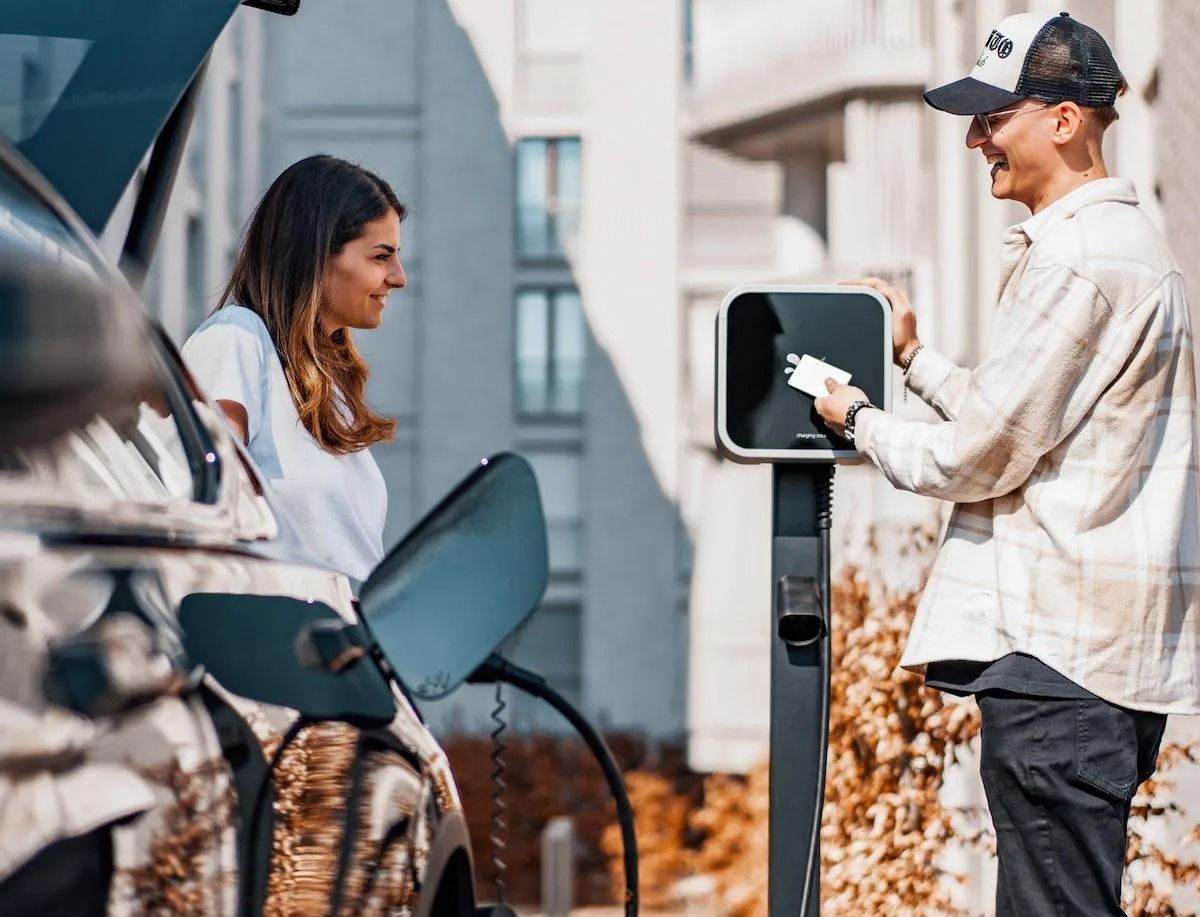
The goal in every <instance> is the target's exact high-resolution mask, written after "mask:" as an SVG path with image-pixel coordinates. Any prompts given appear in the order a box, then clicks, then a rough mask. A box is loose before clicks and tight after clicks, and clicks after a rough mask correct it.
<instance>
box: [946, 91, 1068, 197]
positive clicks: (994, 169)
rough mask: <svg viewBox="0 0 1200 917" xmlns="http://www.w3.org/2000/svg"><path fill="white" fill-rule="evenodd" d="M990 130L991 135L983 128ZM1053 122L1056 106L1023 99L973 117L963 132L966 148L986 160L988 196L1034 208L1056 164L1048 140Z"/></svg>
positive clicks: (1051, 141) (1055, 151)
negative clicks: (988, 177)
mask: <svg viewBox="0 0 1200 917" xmlns="http://www.w3.org/2000/svg"><path fill="white" fill-rule="evenodd" d="M984 119H987V121H988V123H989V124H990V127H991V136H988V133H987V130H986V129H985V128H984V123H983V122H984ZM1056 121H1057V106H1054V105H1046V103H1044V102H1037V101H1034V100H1028V99H1027V100H1026V101H1024V102H1022V103H1021V104H1020V105H1017V106H1009V107H1008V108H1005V109H1003V110H1002V112H996V113H991V114H987V115H977V116H975V117H973V118H972V119H971V126H970V128H969V129H968V130H967V147H968V148H970V149H973V150H979V152H980V153H982V154H983V156H984V158H985V159H986V160H987V163H988V166H989V169H990V174H991V183H992V197H994V198H997V199H999V200H1012V201H1018V202H1020V203H1022V204H1025V205H1026V206H1027V207H1028V208H1029V209H1030V210H1031V211H1032V210H1034V209H1035V208H1036V204H1037V201H1038V199H1039V197H1040V194H1041V189H1042V188H1043V187H1044V186H1045V184H1046V181H1047V179H1048V178H1049V176H1050V175H1051V173H1052V172H1053V171H1054V169H1055V167H1056V166H1057V164H1058V162H1059V153H1058V149H1057V147H1056V145H1055V143H1054V142H1053V140H1052V139H1051V137H1052V134H1053V131H1054V126H1055V123H1056Z"/></svg>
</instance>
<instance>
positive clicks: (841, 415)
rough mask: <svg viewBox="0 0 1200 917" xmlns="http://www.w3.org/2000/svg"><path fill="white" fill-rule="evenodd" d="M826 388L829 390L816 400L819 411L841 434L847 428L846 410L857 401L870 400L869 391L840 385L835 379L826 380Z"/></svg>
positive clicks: (835, 431)
mask: <svg viewBox="0 0 1200 917" xmlns="http://www.w3.org/2000/svg"><path fill="white" fill-rule="evenodd" d="M825 389H826V390H827V391H828V392H829V394H828V395H825V396H824V397H822V398H818V399H817V401H816V407H817V413H818V414H820V415H821V419H822V420H823V421H825V423H826V424H828V425H829V427H830V428H831V429H832V430H833V432H834V433H836V434H837V435H838V436H841V435H842V434H843V433H844V432H845V429H846V412H847V411H848V410H850V405H852V404H854V402H856V401H870V400H871V399H870V398H868V397H867V393H866V392H864V391H863V390H862V389H861V388H855V387H854V386H853V385H839V384H838V383H837V382H835V381H834V380H833V379H826V380H825Z"/></svg>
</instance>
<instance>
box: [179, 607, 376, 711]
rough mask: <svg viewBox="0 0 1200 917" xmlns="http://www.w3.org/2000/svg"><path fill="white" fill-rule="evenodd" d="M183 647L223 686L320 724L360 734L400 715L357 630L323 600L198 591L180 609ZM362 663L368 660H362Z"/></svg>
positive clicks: (191, 658)
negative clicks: (340, 726)
mask: <svg viewBox="0 0 1200 917" xmlns="http://www.w3.org/2000/svg"><path fill="white" fill-rule="evenodd" d="M179 623H180V626H181V627H182V628H183V632H184V634H185V637H184V648H185V649H186V650H187V654H188V658H189V660H190V661H191V662H192V664H193V665H202V666H204V667H205V668H206V669H207V670H208V671H209V672H211V673H212V675H213V677H214V678H216V679H217V681H219V682H220V683H221V686H222V687H224V688H226V689H228V690H229V691H232V692H233V693H234V694H239V695H241V696H242V697H246V698H249V699H250V700H256V701H261V702H262V703H265V704H276V705H278V706H281V707H291V708H293V709H294V710H296V711H297V712H299V713H300V714H301V715H302V716H305V717H307V718H309V719H314V720H339V721H341V722H345V723H351V724H353V725H355V726H359V727H362V728H370V727H375V726H383V725H386V724H387V723H390V722H391V721H392V719H393V718H394V717H395V715H396V705H395V701H394V699H393V697H392V690H391V688H390V686H389V685H388V683H387V680H386V679H385V678H384V676H383V673H382V672H381V671H380V670H379V666H377V665H376V664H375V663H374V661H372V660H369V659H362V657H363V656H366V655H368V652H369V649H368V647H367V646H366V645H365V644H366V640H365V636H366V635H365V634H364V635H363V637H364V639H362V640H355V639H354V635H353V631H354V629H355V626H354V625H352V624H349V623H347V622H346V621H344V620H343V619H342V618H340V617H339V616H338V614H337V612H335V611H334V610H333V609H332V608H330V607H329V606H328V605H326V604H325V603H324V602H304V601H301V600H300V599H294V598H291V597H289V596H281V595H225V594H221V593H194V594H192V595H189V596H186V597H185V598H184V600H183V602H181V603H180V606H179ZM359 660H362V661H359Z"/></svg>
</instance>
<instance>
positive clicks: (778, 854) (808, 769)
mask: <svg viewBox="0 0 1200 917" xmlns="http://www.w3.org/2000/svg"><path fill="white" fill-rule="evenodd" d="M773 472H774V495H773V499H772V524H771V533H772V538H771V542H772V549H771V582H772V590H771V594H772V604H773V612H774V614H773V615H772V636H771V764H770V779H771V787H770V802H771V810H770V826H769V827H770V835H769V845H770V854H769V868H770V872H769V890H768V902H769V908H770V914H771V917H792V915H797V914H801V913H803V914H804V915H806V917H815V915H816V914H817V913H818V912H819V909H820V886H821V883H820V848H819V845H817V846H816V848H815V850H814V853H815V863H814V864H813V870H812V877H811V880H810V881H809V882H807V885H808V895H807V903H806V902H805V897H806V896H805V886H806V877H807V874H808V870H809V865H810V864H809V851H810V839H811V838H812V834H813V831H814V830H815V829H817V823H818V822H819V820H820V818H821V811H820V810H821V805H820V802H819V800H823V798H824V786H823V785H820V786H819V783H820V782H823V775H824V770H823V768H822V759H823V757H824V755H825V753H826V747H827V745H828V729H829V721H828V712H827V710H828V707H827V702H826V701H825V700H824V699H825V697H826V696H827V695H826V691H827V679H828V677H829V670H828V658H829V654H828V641H829V630H830V628H829V621H828V596H829V569H828V560H827V544H828V542H827V541H826V542H825V544H826V549H825V550H823V549H822V548H823V546H822V538H821V531H820V526H819V523H818V517H819V515H820V512H821V509H822V506H821V504H822V494H823V493H824V494H825V497H824V499H825V500H826V501H827V500H828V499H829V496H828V490H824V491H823V488H828V487H829V486H830V476H831V475H832V473H833V466H832V464H831V463H812V464H777V465H775V466H774V467H773ZM825 510H826V513H828V506H826V507H825ZM827 518H828V515H826V519H827ZM785 578H787V579H786V584H787V588H784V585H783V584H784V581H785ZM814 605H815V606H816V607H813V606H814ZM806 606H807V607H806ZM785 611H790V612H792V613H797V612H798V613H799V614H801V615H804V614H809V615H812V614H819V615H820V616H821V620H822V621H823V622H824V627H823V629H822V630H823V632H822V634H821V636H820V637H819V638H818V639H816V640H815V641H813V642H811V643H809V644H807V645H803V646H800V645H796V644H795V643H791V644H789V643H787V642H785V641H784V639H782V637H781V636H780V618H781V614H782V613H783V612H785ZM818 792H820V794H821V795H820V797H818Z"/></svg>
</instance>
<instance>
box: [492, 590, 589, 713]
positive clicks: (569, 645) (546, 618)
mask: <svg viewBox="0 0 1200 917" xmlns="http://www.w3.org/2000/svg"><path fill="white" fill-rule="evenodd" d="M582 632H583V614H582V609H581V608H580V606H579V604H578V603H577V602H562V601H548V602H546V603H545V604H543V605H542V606H541V607H540V608H538V610H537V614H535V615H534V616H533V617H532V618H530V619H529V623H528V624H526V625H525V627H524V628H523V629H522V630H521V631H520V633H518V634H517V635H516V637H514V638H513V639H512V641H511V642H510V643H508V644H507V645H505V646H504V647H503V648H502V652H503V653H504V655H505V656H506V657H507V658H509V659H511V660H512V661H513V662H515V663H516V664H517V665H520V666H524V667H525V668H529V669H533V671H535V672H537V673H538V674H539V675H541V676H542V677H543V678H545V679H546V681H548V682H549V683H550V685H551V687H553V688H554V689H555V690H557V691H558V692H559V693H561V694H563V695H565V696H566V698H567V699H568V700H570V701H572V702H573V703H576V704H578V703H579V701H580V695H581V694H582V689H583V652H582V649H583V645H582V644H583V640H582ZM513 705H514V707H515V710H514V717H513V719H514V722H519V723H520V724H522V725H523V726H524V727H525V728H531V727H532V728H536V729H539V730H544V729H548V728H550V729H553V728H556V727H557V725H558V723H561V722H562V721H561V720H558V721H557V722H556V720H555V717H554V716H547V715H546V714H547V712H549V713H551V714H552V713H553V711H548V708H547V707H546V705H545V704H540V703H536V702H534V701H533V700H532V699H525V698H524V696H523V695H520V694H518V695H517V696H516V697H515V698H514V701H513Z"/></svg>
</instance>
